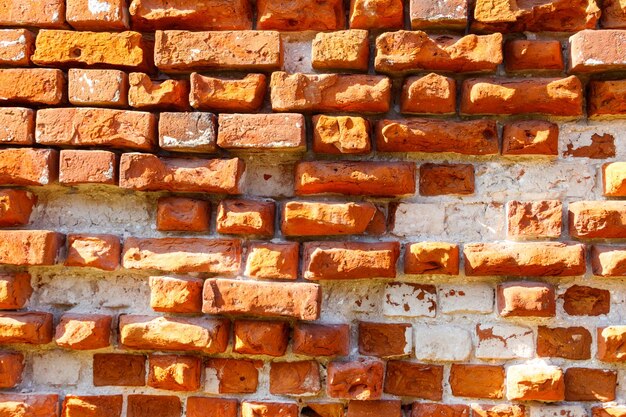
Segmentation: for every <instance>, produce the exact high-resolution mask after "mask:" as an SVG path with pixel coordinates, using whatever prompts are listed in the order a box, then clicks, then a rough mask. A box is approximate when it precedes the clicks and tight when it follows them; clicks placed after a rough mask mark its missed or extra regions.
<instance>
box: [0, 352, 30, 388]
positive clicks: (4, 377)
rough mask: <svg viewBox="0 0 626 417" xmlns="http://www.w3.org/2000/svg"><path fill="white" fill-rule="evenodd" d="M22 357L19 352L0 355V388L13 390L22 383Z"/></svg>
mask: <svg viewBox="0 0 626 417" xmlns="http://www.w3.org/2000/svg"><path fill="white" fill-rule="evenodd" d="M23 371H24V355H23V354H22V353H20V352H1V353H0V388H13V387H15V386H16V385H18V384H19V383H20V382H22V372H23Z"/></svg>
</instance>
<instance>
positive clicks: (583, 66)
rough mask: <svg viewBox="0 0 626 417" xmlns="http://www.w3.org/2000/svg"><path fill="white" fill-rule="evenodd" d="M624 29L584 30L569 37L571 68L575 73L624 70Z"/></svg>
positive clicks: (625, 42)
mask: <svg viewBox="0 0 626 417" xmlns="http://www.w3.org/2000/svg"><path fill="white" fill-rule="evenodd" d="M624 45H626V32H625V31H623V30H598V31H596V30H583V31H580V32H578V33H575V34H574V35H572V36H571V37H570V38H569V70H570V72H574V73H595V72H605V71H622V70H624V69H625V68H626V59H625V58H624V54H622V53H621V51H622V50H623V48H624Z"/></svg>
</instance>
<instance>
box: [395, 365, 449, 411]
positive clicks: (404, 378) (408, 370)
mask: <svg viewBox="0 0 626 417" xmlns="http://www.w3.org/2000/svg"><path fill="white" fill-rule="evenodd" d="M384 388H385V389H384V391H385V393H387V394H391V395H398V396H401V397H417V398H423V399H426V400H432V401H441V398H442V396H443V366H441V365H429V364H423V363H414V362H408V361H399V360H390V361H388V362H387V371H386V374H385V387H384Z"/></svg>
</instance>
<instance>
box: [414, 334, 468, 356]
mask: <svg viewBox="0 0 626 417" xmlns="http://www.w3.org/2000/svg"><path fill="white" fill-rule="evenodd" d="M413 331H414V333H415V357H416V358H417V359H418V360H427V361H464V360H467V359H468V358H469V356H470V354H471V353H472V336H471V335H470V333H469V332H468V331H467V330H465V329H463V328H462V327H458V326H447V325H442V326H428V325H422V326H414V329H413Z"/></svg>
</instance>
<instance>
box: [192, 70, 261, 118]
mask: <svg viewBox="0 0 626 417" xmlns="http://www.w3.org/2000/svg"><path fill="white" fill-rule="evenodd" d="M190 79H191V92H190V94H189V101H190V103H191V106H192V107H194V108H196V109H200V110H212V111H225V112H229V111H230V112H253V111H256V110H259V108H260V107H261V106H262V105H263V99H264V98H265V90H266V89H267V81H266V77H265V75H263V74H247V75H246V76H245V77H244V78H242V79H231V78H219V77H207V76H204V75H200V74H198V73H195V72H194V73H192V74H191V78H190Z"/></svg>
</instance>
